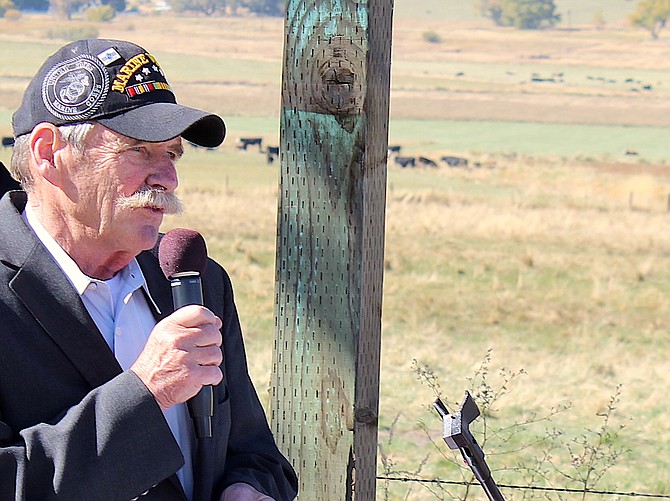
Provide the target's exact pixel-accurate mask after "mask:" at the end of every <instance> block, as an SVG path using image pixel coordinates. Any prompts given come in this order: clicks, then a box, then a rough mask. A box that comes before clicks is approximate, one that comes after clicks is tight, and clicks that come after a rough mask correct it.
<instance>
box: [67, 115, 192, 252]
mask: <svg viewBox="0 0 670 501" xmlns="http://www.w3.org/2000/svg"><path fill="white" fill-rule="evenodd" d="M182 153H183V147H182V142H181V138H175V139H171V140H169V141H165V142H162V143H148V142H143V141H137V140H135V139H131V138H129V137H126V136H123V135H121V134H118V133H116V132H114V131H112V130H110V129H107V128H106V127H104V126H102V125H100V124H95V125H94V126H93V129H92V130H91V131H90V133H89V135H88V136H87V138H86V148H85V151H84V153H83V154H82V155H79V154H77V153H76V152H74V151H71V152H70V155H68V157H69V161H68V170H69V172H70V176H69V179H70V183H69V185H68V186H67V188H66V189H65V191H66V192H67V194H68V197H69V198H70V199H71V200H72V201H73V202H75V203H74V206H73V207H74V208H73V214H72V217H73V218H74V220H75V224H77V225H79V227H80V230H83V231H84V233H85V235H86V238H88V239H90V238H93V239H95V241H96V248H98V249H99V251H101V252H105V253H107V252H109V253H119V252H129V253H131V254H132V255H137V254H139V252H141V251H142V250H145V249H150V248H151V247H153V246H154V244H155V243H156V240H157V238H158V230H159V227H160V224H161V222H162V221H163V216H164V214H165V212H166V209H165V207H162V206H160V204H159V203H158V202H156V201H146V200H145V201H143V202H140V203H137V202H136V201H135V200H134V197H133V195H136V194H137V193H141V192H146V191H147V190H155V191H158V192H159V193H160V194H163V195H164V194H168V195H170V194H173V193H174V190H175V189H176V188H177V184H178V180H177V170H176V162H177V160H178V159H179V158H180V157H181V155H182ZM128 197H131V198H130V202H131V203H128V202H129V200H128ZM148 198H149V199H150V200H153V199H152V197H148Z"/></svg>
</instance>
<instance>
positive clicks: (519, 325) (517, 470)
mask: <svg viewBox="0 0 670 501" xmlns="http://www.w3.org/2000/svg"><path fill="white" fill-rule="evenodd" d="M557 4H559V8H560V9H561V10H562V11H563V12H567V11H568V10H569V11H570V18H569V20H570V25H569V26H568V25H567V19H566V17H565V14H564V23H563V24H562V25H561V26H560V27H559V29H556V30H551V31H546V32H517V31H513V30H508V29H496V28H493V27H491V26H490V25H489V24H488V23H487V22H485V21H483V20H481V19H479V18H477V17H476V16H475V15H474V14H473V10H472V2H470V1H465V0H432V1H430V2H428V1H417V2H415V3H411V2H409V1H401V0H397V1H396V8H395V14H396V17H395V28H394V30H395V31H394V33H395V34H394V41H393V51H394V52H393V57H394V59H393V66H392V71H393V82H392V94H391V96H392V109H391V112H392V120H391V126H390V134H391V137H390V142H391V143H394V144H399V145H402V147H403V151H404V152H407V153H408V154H414V155H427V156H430V157H433V158H439V156H440V155H442V154H450V153H457V154H462V155H464V156H467V157H468V158H469V159H470V160H471V161H477V162H480V163H481V164H482V165H485V167H482V168H478V169H447V168H446V167H442V168H439V169H400V168H399V167H397V166H395V165H393V164H390V165H389V182H388V207H387V240H386V258H385V261H386V273H385V283H384V312H383V346H382V350H383V353H382V388H381V431H380V442H381V444H382V446H383V451H384V452H383V454H380V473H384V472H389V473H398V472H400V474H402V475H405V476H407V475H410V473H409V472H415V471H416V470H417V469H419V467H420V466H421V468H420V469H421V471H420V474H421V475H422V476H424V477H427V478H430V477H432V476H433V475H435V476H438V477H440V478H443V479H447V480H460V479H461V473H460V472H459V468H458V467H457V466H454V465H453V464H452V463H451V462H450V461H448V460H447V459H445V458H444V457H443V456H442V453H444V454H445V455H446V456H447V458H453V456H452V455H451V454H450V453H449V452H448V451H445V447H444V444H441V443H439V442H440V440H441V439H440V434H441V426H440V423H439V419H438V418H437V417H436V415H434V414H432V413H431V412H430V411H429V410H428V409H427V407H428V406H429V404H430V403H431V402H432V400H433V398H434V393H433V389H431V387H430V386H428V385H426V384H422V383H421V382H420V381H419V378H418V375H419V374H423V375H424V379H426V377H425V376H426V374H430V373H431V372H430V371H432V374H433V375H434V377H435V378H437V381H438V382H439V384H440V387H441V390H442V392H443V394H444V396H445V397H446V398H448V400H449V403H450V405H451V407H452V408H454V407H455V405H456V403H457V402H458V401H460V399H461V398H462V395H463V391H464V389H466V388H472V389H473V391H476V394H477V399H478V402H480V403H481V402H486V399H487V398H488V397H487V395H488V396H490V395H495V394H496V390H499V389H500V388H501V387H502V386H505V387H506V390H504V391H501V392H500V395H499V397H498V398H497V400H495V402H493V403H492V404H491V407H490V408H489V409H488V410H487V412H486V416H485V418H486V419H485V420H482V421H483V422H485V423H486V428H485V429H484V428H483V427H482V424H483V423H482V422H480V423H479V424H478V426H479V427H480V428H479V430H480V431H481V433H482V435H480V437H486V438H485V450H486V452H487V457H488V460H489V464H490V466H491V467H492V468H493V469H494V475H495V478H496V480H498V481H499V482H501V483H512V484H522V485H523V484H526V483H531V482H533V483H535V484H539V483H540V482H539V481H538V480H537V475H540V474H541V475H544V476H545V477H546V478H547V481H546V482H543V483H542V485H554V486H565V487H570V488H579V487H580V482H579V481H574V480H573V481H570V480H568V479H567V477H566V475H571V476H572V477H576V478H578V477H579V475H580V474H583V473H584V472H591V474H593V473H602V472H604V471H605V470H607V467H608V466H609V465H610V463H611V466H612V467H611V469H609V470H608V471H607V472H606V474H605V476H604V477H603V478H602V479H601V480H600V482H598V483H597V484H596V487H597V488H599V489H618V490H622V491H637V492H651V493H657V494H666V495H667V494H669V493H670V483H669V482H668V476H667V471H668V469H669V468H670V461H669V460H668V458H670V445H669V444H670V433H668V430H667V415H668V411H669V409H668V405H667V403H666V400H665V395H666V393H667V389H668V387H670V375H669V373H668V371H667V359H668V357H669V356H670V348H669V346H668V328H667V326H668V323H669V321H670V296H669V295H668V292H669V291H670V272H669V271H668V270H670V221H669V215H668V196H669V194H670V174H669V172H668V169H670V167H668V166H667V164H666V159H667V157H668V149H667V146H666V145H667V144H668V138H669V136H670V113H669V112H670V109H669V108H670V99H668V98H669V97H670V95H669V94H670V45H669V44H668V43H667V40H665V39H663V38H662V39H661V40H658V41H651V40H649V38H648V36H647V35H646V33H645V32H643V31H639V30H633V29H630V28H629V27H627V26H626V25H625V23H624V22H623V20H624V18H625V15H626V13H627V12H628V11H630V10H631V9H632V2H626V1H625V0H607V1H600V2H596V1H591V2H587V1H581V2H578V1H577V0H563V1H561V2H558V1H557ZM605 6H606V7H605ZM597 10H603V11H604V16H605V18H606V20H607V25H606V27H605V29H603V30H597V29H594V28H593V27H592V26H590V23H591V21H592V18H593V14H594V12H595V11H597ZM445 20H448V21H449V22H445ZM53 23H54V21H53V20H51V19H48V18H44V17H40V16H25V17H24V18H22V19H20V20H19V21H17V22H13V23H10V22H7V21H5V20H1V19H0V54H2V55H3V61H4V63H3V65H2V67H1V68H0V98H1V99H0V133H1V134H3V135H7V134H9V132H10V126H9V120H10V116H11V112H12V110H13V109H14V108H15V107H16V106H17V105H18V103H19V100H20V92H21V90H22V88H23V87H24V86H25V85H26V83H27V81H28V79H29V76H30V75H31V73H32V72H34V71H35V69H36V68H37V66H38V65H39V62H40V60H41V59H42V58H43V57H45V56H46V55H47V54H48V53H50V52H52V51H53V50H54V49H55V48H56V47H57V46H58V45H60V44H61V42H60V41H56V40H52V39H49V38H46V37H45V36H44V35H43V34H44V33H46V32H47V30H48V27H49V26H50V25H52V24H53ZM73 23H75V24H76V23H77V22H73ZM98 29H99V32H100V35H101V36H105V37H116V38H128V39H132V40H134V41H137V42H138V43H140V44H142V45H144V46H146V47H147V48H149V49H150V50H152V52H154V53H155V54H156V55H157V57H158V60H159V61H160V62H161V64H162V66H163V68H164V69H165V71H166V73H167V75H168V78H169V79H170V82H171V83H172V85H173V87H175V89H176V91H177V93H178V96H180V99H181V101H182V102H184V103H186V104H190V105H193V106H200V107H204V108H206V109H210V110H213V111H217V112H219V113H221V114H222V115H223V116H224V117H225V118H226V121H227V124H228V129H229V138H228V139H227V141H226V143H225V144H224V146H223V147H222V148H221V149H220V150H218V151H203V150H197V149H192V148H188V149H187V154H186V156H185V158H184V160H183V163H182V166H181V173H180V175H181V187H180V192H181V194H182V196H183V198H184V199H185V201H186V202H187V205H188V206H190V207H193V209H191V211H189V212H187V214H186V215H185V216H183V217H182V218H180V219H172V218H171V219H170V220H168V221H167V223H166V229H168V228H170V227H172V226H177V225H178V226H188V227H193V228H196V229H198V230H199V231H201V232H202V233H203V234H204V235H205V237H206V238H207V242H208V247H209V250H210V253H211V254H212V255H213V256H214V257H216V258H217V259H218V260H219V261H220V262H222V263H223V264H224V265H225V266H226V267H227V268H228V270H229V271H230V273H231V275H232V277H233V280H234V283H235V285H236V297H237V302H238V306H239V309H240V311H241V317H242V321H243V324H244V325H243V327H244V330H245V335H246V339H247V344H248V351H249V355H250V364H251V370H252V375H253V376H254V379H255V381H256V384H257V386H258V388H259V390H260V392H261V396H262V397H263V400H264V401H266V392H265V390H266V387H267V384H268V382H269V375H270V365H271V353H270V351H269V347H270V346H271V345H272V337H273V334H274V320H273V307H274V304H273V300H274V298H273V281H274V257H275V238H276V231H275V227H276V217H277V214H276V212H277V194H276V192H277V168H276V164H273V165H268V164H266V163H265V157H264V156H263V155H260V154H259V153H257V152H247V153H243V152H240V151H238V150H237V148H235V139H236V138H237V137H239V136H246V135H259V136H263V137H264V138H265V140H266V143H267V144H277V143H278V136H279V131H278V116H279V111H280V110H279V106H280V81H281V57H282V47H281V39H282V30H283V27H282V21H281V20H277V19H256V18H252V19H248V18H223V19H202V18H180V19H179V20H177V19H175V18H173V17H170V16H165V15H162V16H150V17H139V16H120V17H119V18H117V19H116V20H114V22H112V23H110V24H106V25H99V26H98ZM428 30H432V31H435V32H437V33H439V35H440V36H441V38H442V40H443V41H442V43H439V44H433V43H428V42H425V41H424V39H423V34H424V33H425V32H426V31H428ZM194 32H196V33H198V34H199V36H197V37H194V36H193V35H192V33H194ZM558 74H562V76H560V77H559V76H558ZM534 76H535V78H537V77H540V78H542V79H551V78H553V81H533V78H534ZM628 79H632V81H630V82H627V80H628ZM645 85H650V86H651V88H650V89H649V90H645V89H643V86H645ZM627 149H630V150H635V151H637V152H638V155H636V156H626V155H624V151H625V150H627ZM8 158H9V152H8V150H6V149H5V150H3V151H0V160H2V161H4V162H7V160H8ZM195 207H197V210H196V209H195ZM415 360H416V363H415V362H414V361H415ZM417 364H418V365H417ZM417 367H418V369H417ZM482 367H483V369H482ZM427 371H428V372H427ZM512 374H517V376H515V377H512ZM510 379H511V381H509V382H507V383H506V381H508V380H510ZM487 385H488V386H487ZM619 385H621V390H620V394H618V393H617V391H618V390H617V388H618V386H619ZM486 388H490V391H489V393H486V392H483V389H486ZM616 395H618V397H617V398H618V405H617V408H616V410H613V411H611V412H608V403H609V401H610V399H611V398H612V396H616ZM566 407H569V408H566ZM552 409H564V410H562V411H560V412H557V413H556V414H555V415H554V414H553V412H552ZM549 416H551V420H548V419H540V418H548V417H549ZM605 416H608V418H609V421H608V422H607V425H606V426H605V430H606V431H607V432H609V434H606V433H601V434H600V435H598V430H599V429H600V427H601V426H602V425H603V419H604V417H605ZM525 420H537V422H536V423H534V424H532V425H528V426H522V425H520V424H518V425H515V424H514V423H520V422H523V421H525ZM420 423H423V425H422V424H420ZM424 428H425V430H424ZM506 429H507V430H506ZM589 430H590V431H589ZM558 432H560V434H559V433H558ZM592 432H593V433H592ZM537 437H540V438H542V439H543V440H541V441H537V440H536V438H537ZM582 437H585V439H588V440H591V441H592V442H593V441H594V440H596V442H595V443H597V444H598V447H597V451H598V452H599V453H600V456H596V460H597V462H595V463H593V462H591V463H589V462H588V458H587V457H586V456H584V457H580V456H579V454H578V452H579V451H580V450H581V449H580V447H582V446H583V444H582V443H581V441H582ZM430 438H432V439H433V440H436V441H437V442H438V445H439V449H440V452H438V451H437V450H436V449H435V447H434V446H433V445H432V444H431V440H430ZM619 449H623V450H624V451H629V452H622V455H621V456H620V457H615V456H616V454H617V453H618V451H619ZM427 454H430V457H429V458H428V459H427V460H425V458H426V455H427ZM547 454H550V456H551V458H553V459H551V460H550V459H549V458H548V457H547ZM571 454H572V455H571ZM543 458H544V460H543V461H539V466H538V464H536V463H537V460H538V459H543ZM424 460H425V463H422V462H423V461H424ZM598 461H599V462H598ZM608 461H609V462H608ZM552 464H555V465H556V468H555V469H553V468H552V466H551V465H552ZM533 468H536V470H537V471H535V474H533V473H532V471H533ZM538 469H539V470H538ZM533 475H535V477H533ZM532 478H535V480H534V481H531V480H530V479H532ZM444 488H445V489H449V491H448V492H435V493H431V492H430V491H429V490H428V488H427V487H426V486H421V485H419V484H401V483H396V482H391V483H390V484H389V486H388V488H387V487H386V485H385V483H384V482H380V485H379V498H380V499H385V497H386V496H387V495H388V499H412V500H415V499H416V500H419V499H435V498H440V497H441V498H442V499H456V498H464V497H465V496H466V494H465V493H463V492H459V491H458V489H457V488H456V487H454V486H445V487H444ZM432 489H438V488H437V487H432ZM504 494H505V497H506V498H507V499H527V498H531V497H538V498H544V499H578V498H580V499H581V497H580V496H579V495H578V494H566V493H563V494H560V493H551V492H549V493H541V492H539V493H533V492H530V491H519V490H505V491H504ZM467 497H468V499H483V494H482V493H481V492H479V490H477V489H474V490H472V491H471V492H470V493H469V494H468V496H467ZM588 498H589V499H596V496H589V497H588ZM609 498H610V499H617V497H616V496H609Z"/></svg>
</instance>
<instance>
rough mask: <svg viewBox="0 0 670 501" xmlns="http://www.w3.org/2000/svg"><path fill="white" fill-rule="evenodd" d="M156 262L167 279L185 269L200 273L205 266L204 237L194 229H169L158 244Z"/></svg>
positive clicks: (203, 270) (202, 272) (205, 247)
mask: <svg viewBox="0 0 670 501" xmlns="http://www.w3.org/2000/svg"><path fill="white" fill-rule="evenodd" d="M158 262H159V263H160V267H161V269H162V270H163V273H164V274H165V277H166V278H168V279H170V278H171V277H173V276H174V275H176V274H177V273H183V272H186V271H197V272H198V273H200V274H201V275H202V274H204V273H205V269H206V268H207V246H206V245H205V239H204V238H202V235H201V234H200V233H198V232H197V231H194V230H188V229H185V228H175V229H174V230H170V231H168V232H167V233H166V234H165V235H164V236H163V238H162V240H161V241H160V244H158Z"/></svg>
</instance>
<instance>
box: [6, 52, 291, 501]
mask: <svg viewBox="0 0 670 501" xmlns="http://www.w3.org/2000/svg"><path fill="white" fill-rule="evenodd" d="M12 122H13V127H14V135H15V138H16V142H15V145H14V150H13V156H12V163H11V171H12V174H13V176H14V177H15V178H16V179H17V180H19V181H20V182H21V186H22V188H23V190H24V191H10V192H8V193H7V194H6V195H5V196H4V197H3V198H2V200H0V320H1V322H2V323H1V324H0V499H3V500H5V499H7V500H9V499H12V500H14V499H16V500H19V499H21V500H26V501H31V500H34V501H45V500H49V499H58V500H96V501H104V500H130V499H146V500H150V499H153V500H159V501H171V500H196V501H210V500H214V501H219V500H222V501H260V500H271V499H274V500H277V501H279V500H288V499H293V498H294V497H295V494H296V486H297V481H296V478H295V473H294V472H293V469H292V468H291V466H290V465H289V464H288V462H287V461H286V459H285V458H284V457H283V456H282V455H281V453H280V452H279V451H278V449H277V447H276V445H275V442H274V440H273V437H272V435H271V433H270V430H269V428H268V426H267V423H266V420H265V415H264V412H263V409H262V407H261V405H260V403H259V401H258V398H257V395H256V393H255V391H254V389H253V386H252V384H251V381H250V379H249V375H248V371H247V365H246V360H245V354H244V348H243V343H242V335H241V332H240V325H239V321H238V317H237V313H236V309H235V305H234V303H233V293H232V287H231V283H230V279H229V277H228V275H227V274H226V272H225V270H223V268H221V267H220V266H219V265H217V264H216V263H215V262H213V261H211V260H210V261H209V263H208V266H207V269H206V272H205V274H204V276H203V278H202V281H203V286H204V288H205V292H204V302H205V306H204V307H203V306H197V305H188V306H185V307H183V308H180V309H177V311H174V312H172V310H173V308H172V298H171V292H170V283H169V281H168V280H167V279H166V278H165V276H164V274H163V272H162V271H161V269H160V267H159V263H158V259H157V251H156V249H157V241H158V240H159V238H160V234H159V226H160V224H161V222H162V220H163V216H164V214H168V213H174V212H178V211H179V210H180V209H181V205H180V201H179V199H178V198H177V197H176V195H175V194H174V191H175V189H176V188H177V171H176V162H177V160H178V159H179V158H180V157H181V156H182V154H183V146H182V138H183V139H185V140H188V141H190V142H193V143H196V144H199V145H202V146H207V147H215V146H218V145H219V144H220V143H221V142H222V141H223V138H224V135H225V126H224V123H223V121H222V120H221V118H219V117H218V116H216V115H212V114H208V113H205V112H203V111H200V110H196V109H193V108H188V107H185V106H181V105H179V104H177V103H176V100H175V97H174V95H173V93H172V91H171V89H170V86H169V84H168V82H167V80H166V79H165V76H164V74H163V71H162V70H161V68H160V66H159V65H158V62H157V61H156V59H155V58H154V57H153V56H152V55H151V54H149V53H148V52H146V51H145V50H144V49H142V48H141V47H138V46H137V45H134V44H132V43H128V42H123V41H113V40H93V39H91V40H82V41H77V42H74V43H71V44H68V45H66V46H65V47H63V48H62V49H61V50H59V51H58V52H56V53H55V54H54V55H53V56H51V57H50V58H48V59H47V61H46V62H45V63H44V65H43V66H42V67H41V68H40V70H39V71H38V72H37V74H36V76H35V77H34V79H33V80H32V81H31V83H30V84H29V86H28V88H27V90H26V92H25V95H24V99H23V103H22V104H21V106H20V107H19V109H18V110H17V111H16V113H15V114H14V116H13V121H12ZM203 385H214V413H213V418H212V419H213V425H212V429H213V431H212V436H211V437H206V436H205V437H202V438H201V437H196V436H195V435H194V431H193V424H192V422H191V420H190V418H189V416H188V412H187V411H186V410H185V408H186V405H185V402H187V401H188V400H189V399H190V398H192V397H193V396H194V395H195V394H196V393H198V391H199V390H200V389H201V387H203Z"/></svg>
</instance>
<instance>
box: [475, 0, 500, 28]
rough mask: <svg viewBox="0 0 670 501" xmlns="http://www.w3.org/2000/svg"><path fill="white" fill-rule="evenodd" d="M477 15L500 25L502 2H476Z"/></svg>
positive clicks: (480, 0)
mask: <svg viewBox="0 0 670 501" xmlns="http://www.w3.org/2000/svg"><path fill="white" fill-rule="evenodd" d="M475 6H476V8H477V10H478V11H479V14H480V15H482V16H484V17H488V18H490V19H491V20H492V21H493V22H494V23H496V24H497V25H498V26H501V24H502V0H477V3H476V4H475Z"/></svg>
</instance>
